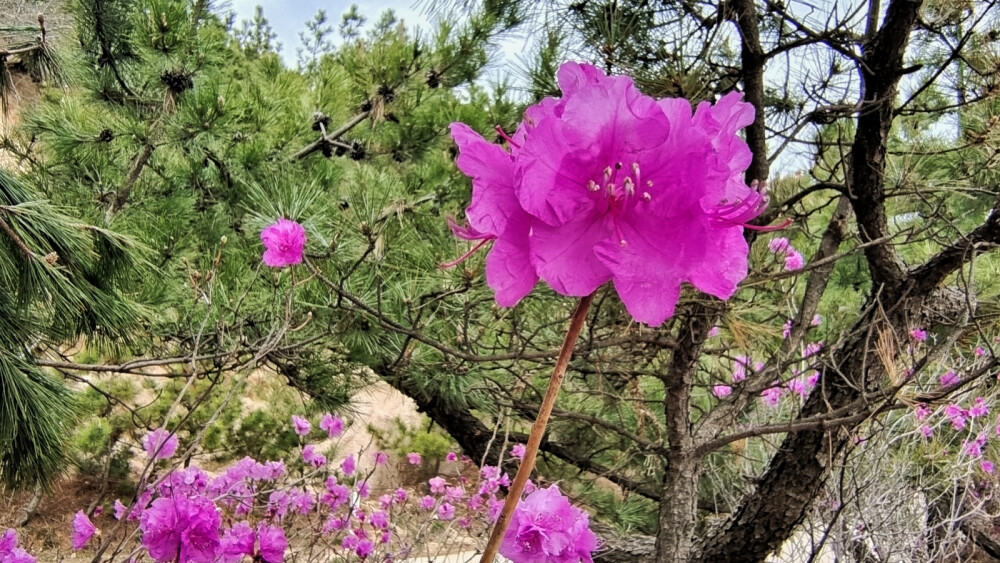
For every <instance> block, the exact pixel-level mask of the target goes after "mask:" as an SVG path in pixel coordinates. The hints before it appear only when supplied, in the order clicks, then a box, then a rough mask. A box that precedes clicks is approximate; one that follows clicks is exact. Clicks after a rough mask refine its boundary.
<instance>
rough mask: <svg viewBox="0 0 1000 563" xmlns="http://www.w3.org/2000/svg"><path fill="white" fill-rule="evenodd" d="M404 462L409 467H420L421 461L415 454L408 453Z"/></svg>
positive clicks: (418, 455)
mask: <svg viewBox="0 0 1000 563" xmlns="http://www.w3.org/2000/svg"><path fill="white" fill-rule="evenodd" d="M406 461H408V462H409V463H410V465H420V463H421V462H422V461H423V460H422V459H421V458H420V454H418V453H417V452H410V453H408V454H406Z"/></svg>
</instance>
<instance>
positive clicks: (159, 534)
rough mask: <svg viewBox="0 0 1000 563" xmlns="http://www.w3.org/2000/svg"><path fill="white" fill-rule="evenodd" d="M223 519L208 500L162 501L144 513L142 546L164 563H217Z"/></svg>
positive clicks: (170, 498) (182, 497)
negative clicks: (214, 562)
mask: <svg viewBox="0 0 1000 563" xmlns="http://www.w3.org/2000/svg"><path fill="white" fill-rule="evenodd" d="M221 524H222V518H221V517H220V516H219V512H218V510H217V509H216V507H215V504H214V503H212V501H211V500H209V499H207V498H204V497H191V498H188V497H185V496H182V495H178V496H174V497H162V498H158V499H156V500H154V501H153V503H152V504H151V505H150V506H149V508H147V509H146V510H144V511H143V513H142V518H141V520H140V523H139V529H140V530H141V531H142V545H143V546H144V547H145V548H146V551H148V552H149V556H150V557H151V558H152V559H153V560H154V561H158V562H160V563H174V562H176V563H191V562H193V563H213V561H215V557H216V554H217V552H218V549H219V544H220V541H219V527H220V526H221Z"/></svg>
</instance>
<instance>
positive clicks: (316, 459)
mask: <svg viewBox="0 0 1000 563" xmlns="http://www.w3.org/2000/svg"><path fill="white" fill-rule="evenodd" d="M302 461H304V462H306V463H308V464H309V465H312V466H313V467H323V466H324V465H326V456H325V455H323V454H321V453H319V452H317V451H316V448H314V447H313V445H312V444H309V445H307V446H306V447H304V448H302Z"/></svg>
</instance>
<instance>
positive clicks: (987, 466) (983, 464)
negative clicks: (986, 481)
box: [979, 459, 996, 475]
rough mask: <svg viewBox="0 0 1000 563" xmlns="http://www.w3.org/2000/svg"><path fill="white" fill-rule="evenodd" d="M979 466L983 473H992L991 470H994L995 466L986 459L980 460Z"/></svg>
mask: <svg viewBox="0 0 1000 563" xmlns="http://www.w3.org/2000/svg"><path fill="white" fill-rule="evenodd" d="M979 468H980V469H982V470H983V473H986V474H988V475H993V472H994V471H996V466H995V465H993V462H992V461H990V460H988V459H984V460H982V461H980V462H979Z"/></svg>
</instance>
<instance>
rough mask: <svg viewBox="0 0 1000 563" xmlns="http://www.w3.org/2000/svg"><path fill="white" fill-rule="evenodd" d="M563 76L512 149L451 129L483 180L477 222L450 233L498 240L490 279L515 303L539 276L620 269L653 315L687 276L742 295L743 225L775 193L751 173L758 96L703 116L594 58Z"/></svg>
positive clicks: (633, 298)
mask: <svg viewBox="0 0 1000 563" xmlns="http://www.w3.org/2000/svg"><path fill="white" fill-rule="evenodd" d="M557 78H558V81H559V86H560V89H561V90H562V97H561V98H545V99H544V100H542V101H541V102H539V103H538V104H536V105H534V106H531V107H529V108H528V109H527V110H526V111H525V118H524V121H522V122H521V124H520V125H519V126H518V128H517V130H516V132H515V133H514V135H513V136H512V137H510V138H507V149H506V150H505V149H504V148H502V147H501V146H499V145H495V144H492V143H489V142H487V141H486V140H485V139H483V137H481V136H480V135H479V134H478V133H476V132H475V131H473V130H472V129H471V128H469V127H468V126H466V125H464V124H462V123H455V124H453V125H452V128H451V133H452V137H453V138H454V139H455V142H456V143H457V144H458V147H459V150H460V155H459V158H458V161H457V164H458V167H459V169H460V170H461V171H462V172H464V173H465V174H466V175H467V176H469V177H470V178H472V188H473V189H472V202H471V204H470V205H469V207H468V209H466V212H465V214H466V218H467V219H468V221H469V226H468V227H467V228H466V227H460V226H458V225H453V231H454V232H455V234H456V235H457V236H459V237H460V238H463V239H466V240H473V241H481V242H480V243H479V245H477V247H476V248H479V246H482V245H483V244H484V243H485V242H487V241H494V244H493V247H492V249H491V250H490V252H489V255H488V256H487V258H486V282H487V284H488V285H489V286H490V287H491V288H492V289H493V290H494V292H495V295H496V300H497V303H498V304H500V305H501V306H506V307H509V306H513V305H514V304H516V303H517V302H518V301H520V300H521V299H522V298H523V297H524V296H525V295H527V294H528V293H529V292H530V291H531V290H532V288H533V287H534V286H535V284H536V283H537V282H538V281H539V280H543V281H545V282H546V283H547V284H548V285H549V286H550V287H551V288H552V289H553V290H555V291H556V292H557V293H559V294H561V295H569V296H585V295H589V294H591V293H593V292H594V290H596V289H597V288H598V287H600V286H602V285H604V284H605V283H607V282H609V281H610V282H613V283H614V287H615V290H616V291H617V292H618V295H619V296H620V297H621V299H622V302H623V303H624V304H625V307H626V309H628V312H629V313H630V314H631V315H632V316H633V317H634V318H635V319H636V320H638V321H640V322H644V323H647V324H650V325H653V326H656V325H659V324H661V323H662V322H663V321H664V320H665V319H667V318H668V317H670V316H671V315H672V314H673V311H674V306H675V304H676V302H677V300H678V298H679V295H680V289H681V284H682V283H684V282H688V283H691V284H692V285H694V286H695V287H696V288H698V289H699V290H701V291H704V292H706V293H709V294H711V295H714V296H716V297H719V298H722V299H726V298H729V297H730V296H731V295H733V293H734V292H735V291H736V286H737V284H738V283H739V282H740V281H742V280H743V278H745V277H746V275H747V252H748V247H747V244H746V242H745V241H744V239H743V228H744V227H748V226H749V225H748V222H749V221H751V220H752V219H754V218H755V217H757V216H758V215H759V214H760V213H761V212H762V211H763V210H764V208H765V206H766V203H767V200H766V198H765V196H764V194H763V193H762V190H758V189H757V187H756V185H754V186H747V185H746V183H745V182H744V180H743V175H744V171H745V170H746V169H747V167H748V166H749V165H750V161H751V159H752V154H751V152H750V150H749V148H748V147H747V145H746V143H745V142H744V141H743V140H742V139H740V138H739V136H738V133H739V131H740V129H742V128H743V127H745V126H747V125H748V124H750V123H751V122H752V121H753V118H754V109H753V106H751V105H750V104H747V103H744V102H742V101H741V100H740V98H741V95H740V94H738V93H735V92H734V93H731V94H728V95H726V96H724V97H723V98H722V99H720V100H719V101H718V102H717V103H716V104H715V105H711V104H708V103H701V104H699V105H698V107H697V108H696V110H695V111H694V115H692V112H691V104H690V103H689V102H688V101H687V100H684V99H661V100H656V99H653V98H651V97H648V96H645V95H643V94H641V93H640V92H639V91H638V90H637V89H636V88H635V85H634V84H633V82H632V80H631V79H630V78H628V77H623V76H615V77H611V76H606V75H605V74H604V73H603V72H602V71H601V70H600V69H598V68H596V67H594V66H591V65H587V64H579V63H566V64H564V65H562V66H561V67H560V69H559V71H558V76H557ZM501 133H502V132H501ZM466 256H467V255H466ZM463 258H464V257H463Z"/></svg>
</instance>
